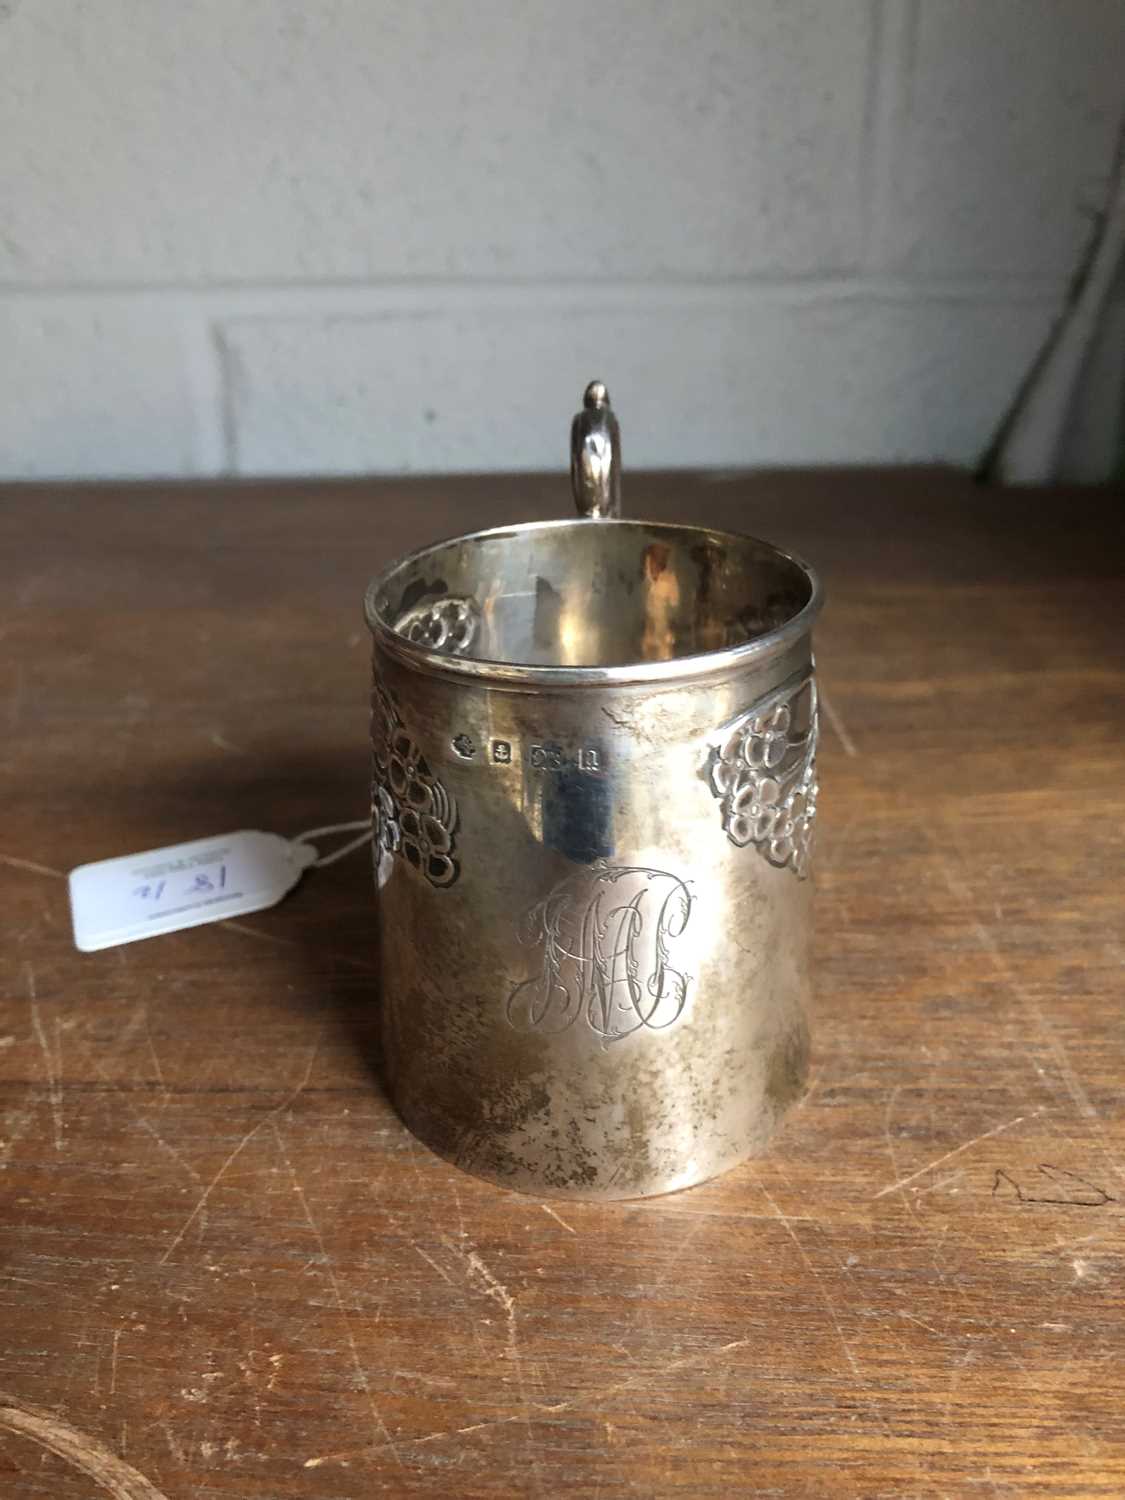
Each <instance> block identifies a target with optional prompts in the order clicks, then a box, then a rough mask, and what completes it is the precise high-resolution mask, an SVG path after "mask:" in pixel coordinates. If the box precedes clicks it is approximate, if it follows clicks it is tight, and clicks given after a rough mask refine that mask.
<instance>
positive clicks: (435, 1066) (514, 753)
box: [366, 386, 821, 1198]
mask: <svg viewBox="0 0 1125 1500" xmlns="http://www.w3.org/2000/svg"><path fill="white" fill-rule="evenodd" d="M590 389H591V390H593V391H595V393H596V392H597V391H598V390H600V392H601V394H602V397H604V387H596V386H595V387H591V388H590ZM587 401H588V403H589V393H588V395H587ZM590 413H591V408H590V407H589V404H588V405H587V409H586V411H585V412H584V413H580V416H579V418H578V419H576V427H575V434H574V441H575V445H576V449H577V447H579V446H581V444H580V443H579V439H580V437H582V433H584V432H586V431H588V428H587V427H586V426H582V425H581V424H582V418H583V416H584V415H589V414H590ZM592 414H593V416H594V417H596V419H597V430H599V431H602V432H603V433H604V432H606V431H612V433H613V434H614V438H616V422H615V421H613V420H612V413H610V412H609V411H608V402H607V401H606V402H605V403H604V404H602V405H598V404H595V407H594V408H593V409H592ZM584 441H585V439H584V438H582V442H583V443H584ZM595 446H596V445H595ZM611 451H612V457H613V458H614V459H615V458H616V455H617V452H618V449H617V446H616V441H614V443H613V445H612V450H611ZM574 476H575V491H576V499H577V500H578V502H579V503H580V504H583V505H584V504H586V502H587V501H588V500H589V498H590V494H591V488H590V486H588V485H587V483H586V480H587V478H588V475H587V473H586V471H585V470H584V469H583V468H582V465H581V464H578V463H576V465H575V471H574ZM603 480H604V484H603V488H602V491H601V494H602V495H603V498H605V500H606V501H607V503H609V501H610V500H611V499H612V497H613V496H615V495H616V493H617V489H616V484H617V480H616V475H615V471H614V469H613V464H610V466H609V468H608V469H604V470H603ZM599 483H602V480H599ZM595 498H596V497H595ZM598 503H599V504H600V501H599V502H598ZM591 514H592V515H595V516H596V515H598V514H599V512H598V509H597V507H596V506H595V507H591ZM820 603H821V597H820V588H819V584H818V582H817V580H816V577H815V575H814V574H813V572H812V571H811V569H809V568H808V567H807V566H806V565H805V564H804V563H802V562H800V561H799V560H797V559H796V558H793V557H790V556H788V555H786V554H785V553H782V552H780V551H778V550H777V549H776V548H774V547H771V546H769V545H768V544H766V543H764V542H759V541H755V540H754V539H753V538H750V537H744V536H737V535H733V534H730V533H724V532H718V531H711V530H708V529H706V528H704V527H695V526H672V525H665V524H657V523H649V522H644V521H624V520H620V519H582V520H571V521H557V522H545V523H539V524H536V525H528V526H519V527H507V528H501V529H498V530H494V531H485V532H478V533H476V534H474V535H471V536H465V537H458V538H455V539H454V540H452V541H448V542H441V543H438V544H437V545H435V546H432V547H427V548H424V549H423V550H421V551H419V552H416V553H414V554H412V555H411V556H409V557H407V558H404V559H402V560H401V561H400V562H398V563H396V564H395V565H394V566H393V567H392V568H390V569H389V570H388V571H387V572H386V573H384V574H383V575H382V576H381V577H380V578H377V579H376V580H375V581H374V582H373V583H372V584H371V586H370V588H369V590H368V593H367V601H366V606H367V619H368V623H369V625H370V627H371V630H372V634H373V638H374V678H375V682H374V691H373V700H372V738H373V768H374V774H373V797H372V805H373V816H374V822H375V849H376V863H377V869H378V879H379V887H380V889H379V895H378V912H379V923H380V929H381V938H382V942H381V955H382V956H381V971H382V992H383V1032H384V1043H385V1048H384V1051H385V1069H386V1077H387V1082H388V1086H389V1088H390V1091H391V1094H392V1097H393V1099H394V1102H395V1104H396V1106H397V1108H398V1110H399V1112H400V1113H401V1115H402V1117H403V1119H404V1120H405V1121H406V1123H407V1124H408V1125H409V1126H410V1127H411V1129H412V1130H414V1131H415V1133H416V1134H417V1135H418V1136H419V1137H420V1138H421V1139H422V1140H423V1141H425V1142H426V1143H427V1144H429V1145H430V1146H431V1147H433V1149H434V1150H436V1151H438V1152H440V1153H441V1154H442V1155H444V1156H447V1157H449V1158H450V1159H451V1160H452V1161H455V1162H456V1163H458V1165H460V1166H462V1167H464V1168H465V1169H466V1170H468V1171H471V1172H475V1173H478V1174H479V1175H481V1176H484V1177H488V1178H491V1179H492V1180H494V1181H496V1182H499V1183H502V1184H503V1185H505V1186H507V1187H512V1188H518V1189H522V1190H524V1191H528V1192H534V1193H540V1194H550V1195H558V1196H567V1195H570V1196H575V1197H588V1198H627V1197H637V1196H642V1195H646V1194H651V1193H663V1192H671V1191H674V1190H675V1189H677V1188H683V1187H687V1186H689V1185H690V1184H692V1183H695V1182H700V1181H702V1180H704V1179H706V1178H708V1177H711V1176H714V1175H715V1174H716V1173H718V1172H721V1171H723V1170H724V1169H726V1168H727V1167H730V1166H732V1165H734V1164H735V1163H736V1162H738V1161H740V1160H742V1159H743V1158H744V1157H746V1156H748V1155H750V1154H752V1153H754V1152H756V1151H759V1150H761V1149H762V1147H763V1146H764V1145H765V1143H766V1141H767V1140H768V1139H769V1136H770V1134H771V1132H772V1130H773V1128H774V1125H775V1123H776V1121H777V1119H778V1117H779V1116H780V1114H781V1112H782V1111H783V1110H784V1109H785V1107H786V1105H788V1104H789V1103H790V1102H791V1101H792V1100H793V1099H794V1098H796V1097H797V1096H798V1095H799V1094H800V1093H801V1091H802V1089H803V1087H804V1082H805V1077H806V1072H807V1066H808V1047H809V1039H808V1024H807V1003H808V991H809V976H808V953H809V941H810V918H811V912H810V882H809V881H808V880H807V879H806V876H807V874H808V868H809V857H810V852H811V847H812V835H813V827H814V818H815V811H816V764H815V756H816V743H817V699H816V684H815V678H814V675H813V661H812V646H811V628H812V624H813V621H814V619H815V617H816V615H817V613H818V612H819V609H820Z"/></svg>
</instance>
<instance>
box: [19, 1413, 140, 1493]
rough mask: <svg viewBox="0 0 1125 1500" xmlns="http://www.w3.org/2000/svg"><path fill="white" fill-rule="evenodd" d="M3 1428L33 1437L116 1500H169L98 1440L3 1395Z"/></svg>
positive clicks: (68, 1424) (42, 1446)
mask: <svg viewBox="0 0 1125 1500" xmlns="http://www.w3.org/2000/svg"><path fill="white" fill-rule="evenodd" d="M0 1427H6V1428H7V1429H8V1431H9V1432H15V1433H18V1434H20V1435H22V1436H23V1437H26V1438H30V1439H31V1441H32V1442H33V1443H38V1444H39V1446H40V1447H41V1448H46V1449H47V1450H48V1452H50V1453H54V1454H56V1455H57V1456H58V1457H59V1458H61V1459H63V1460H64V1461H65V1462H66V1463H69V1464H71V1465H72V1466H73V1467H74V1468H76V1469H78V1470H80V1472H81V1473H83V1474H85V1475H87V1476H88V1477H89V1478H90V1479H92V1480H93V1481H94V1482H95V1484H99V1485H101V1487H102V1489H103V1490H105V1492H106V1493H107V1494H108V1495H112V1496H113V1497H114V1500H166V1497H165V1496H164V1495H162V1494H161V1492H160V1491H159V1490H158V1489H157V1488H156V1487H155V1486H154V1485H152V1484H150V1483H149V1481H148V1480H147V1479H146V1478H145V1477H144V1475H143V1474H141V1473H139V1472H138V1471H137V1470H136V1469H134V1468H133V1466H132V1465H131V1464H127V1463H126V1462H125V1460H124V1459H123V1458H118V1456H117V1454H116V1453H113V1452H111V1451H110V1450H109V1449H108V1448H107V1447H105V1446H104V1444H102V1443H99V1442H98V1441H97V1439H96V1438H92V1437H87V1435H86V1434H85V1433H82V1432H79V1431H78V1429H77V1428H76V1427H72V1426H71V1425H70V1423H69V1422H64V1421H62V1420H61V1419H60V1418H59V1417H55V1416H52V1415H51V1413H50V1412H48V1411H42V1410H41V1409H40V1408H39V1407H37V1406H29V1405H28V1404H27V1403H26V1402H24V1401H20V1400H18V1399H17V1398H16V1397H15V1396H9V1395H5V1394H3V1393H0Z"/></svg>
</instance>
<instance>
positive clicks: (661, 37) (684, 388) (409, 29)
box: [0, 0, 1125, 477]
mask: <svg viewBox="0 0 1125 1500" xmlns="http://www.w3.org/2000/svg"><path fill="white" fill-rule="evenodd" d="M1123 96H1125V3H1123V0H616V3H615V4H612V5H610V4H606V3H605V0H567V3H566V4H560V3H558V0H409V3H407V4H394V5H392V4H390V3H388V0H0V474H2V475H4V476H9V477H15V476H55V475H102V474H112V475H144V474H155V473H161V474H180V475H192V474H214V473H225V472H234V473H257V474H287V473H296V472H308V471H326V472H353V471H362V470H375V471H383V472H397V471H401V470H443V471H444V470H450V471H452V470H464V469H485V468H508V469H513V468H525V467H527V468H551V467H558V466H561V465H562V464H563V462H564V459H565V442H566V427H567V422H568V419H569V415H570V413H571V411H572V410H573V408H574V407H575V405H576V402H577V399H578V396H579V393H580V390H581V388H582V386H583V384H584V383H585V381H586V380H587V379H588V378H590V377H591V376H593V375H598V376H601V377H602V378H604V379H605V380H607V381H608V382H609V384H610V387H611V389H612V390H613V393H614V399H615V402H616V404H617V406H618V408H619V411H620V413H621V416H622V421H623V424H624V426H625V434H626V445H627V446H626V460H627V463H628V464H630V465H632V466H641V465H646V466H650V465H678V464H713V465H721V466H736V465H742V464H790V463H804V462H825V463H828V462H865V461H893V460H908V459H910V460H912V459H919V460H930V459H946V460H952V461H954V462H961V463H968V462H972V461H974V460H975V459H976V457H977V456H978V455H979V453H980V451H981V448H982V447H983V445H984V444H985V442H986V441H987V439H988V437H989V435H990V434H991V432H992V430H993V429H994V427H995V425H996V423H997V421H998V419H999V417H1000V416H1001V414H1002V412H1003V411H1004V410H1005V408H1006V406H1007V404H1008V402H1009V401H1010V399H1011V396H1012V394H1013V392H1014V390H1015V388H1016V387H1017V385H1018V383H1019V381H1020V379H1021V378H1022V376H1023V374H1024V373H1025V371H1026V369H1027V367H1028V363H1029V361H1030V360H1031V359H1032V358H1033V356H1034V353H1035V351H1036V349H1037V348H1038V346H1039V344H1040V341H1041V340H1042V338H1043V336H1044V333H1045V331H1046V330H1047V328H1048V327H1049V326H1050V323H1051V320H1052V318H1053V316H1054V315H1055V313H1056V312H1057V310H1058V307H1059V305H1060V301H1061V298H1062V296H1063V294H1064V291H1065V288H1066V283H1067V279H1068V277H1069V275H1070V274H1071V272H1072V271H1073V269H1074V267H1075V265H1076V263H1077V261H1078V259H1079V257H1080V256H1081V254H1082V251H1083V247H1084V246H1085V245H1086V243H1087V242H1088V239H1089V236H1090V233H1091V228H1092V213H1093V211H1095V210H1096V209H1097V208H1098V207H1099V205H1100V204H1101V202H1102V200H1103V198H1104V195H1105V192H1106V185H1107V182H1108V177H1109V172H1110V167H1111V162H1112V156H1113V148H1114V142H1115V135H1116V132H1117V129H1118V127H1119V122H1120V116H1121V110H1122V103H1123Z"/></svg>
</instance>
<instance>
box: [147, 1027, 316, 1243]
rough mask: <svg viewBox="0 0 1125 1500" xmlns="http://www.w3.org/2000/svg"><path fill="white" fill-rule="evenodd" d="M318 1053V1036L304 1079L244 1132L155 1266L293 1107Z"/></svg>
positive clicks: (310, 1054)
mask: <svg viewBox="0 0 1125 1500" xmlns="http://www.w3.org/2000/svg"><path fill="white" fill-rule="evenodd" d="M319 1051H320V1036H318V1037H317V1039H316V1041H315V1042H314V1043H313V1045H312V1051H311V1052H310V1053H309V1060H308V1065H307V1066H306V1068H305V1072H304V1077H303V1078H302V1079H301V1081H300V1083H299V1084H298V1085H297V1087H296V1088H295V1089H294V1090H293V1092H292V1093H291V1094H290V1095H289V1096H288V1098H286V1099H283V1100H282V1101H281V1103H280V1104H279V1105H278V1106H277V1108H276V1109H271V1110H270V1112H269V1114H268V1115H265V1116H263V1118H262V1119H260V1120H259V1121H258V1123H257V1124H256V1125H255V1126H254V1127H253V1129H251V1130H248V1131H247V1132H246V1134H245V1135H244V1136H243V1137H242V1139H241V1140H240V1141H239V1143H238V1145H237V1146H236V1147H235V1148H234V1150H233V1151H232V1152H231V1153H230V1155H229V1156H228V1157H227V1159H226V1161H225V1162H223V1164H222V1166H221V1167H220V1168H219V1170H218V1171H217V1172H216V1173H215V1175H214V1177H212V1179H211V1181H210V1182H209V1183H208V1184H207V1186H206V1187H205V1188H204V1189H203V1192H202V1194H201V1195H200V1198H199V1201H198V1202H197V1203H196V1205H195V1207H194V1208H193V1209H192V1211H191V1213H190V1214H188V1216H187V1218H186V1219H185V1220H184V1222H183V1224H182V1225H181V1226H180V1228H179V1230H178V1231H177V1233H176V1235H175V1237H174V1238H173V1240H172V1243H171V1244H170V1245H169V1246H168V1248H167V1250H165V1252H164V1254H163V1255H162V1256H161V1257H160V1259H159V1260H158V1261H157V1265H160V1266H163V1265H166V1264H167V1262H168V1259H169V1257H170V1256H171V1255H172V1253H173V1251H174V1250H175V1249H176V1246H177V1245H178V1244H179V1243H180V1241H181V1240H182V1239H183V1237H184V1235H185V1234H187V1232H188V1230H189V1229H190V1228H191V1226H192V1225H193V1224H194V1223H195V1221H196V1219H198V1217H199V1215H200V1214H201V1213H202V1212H203V1210H204V1209H205V1208H206V1207H207V1200H208V1198H210V1196H211V1194H212V1193H213V1192H214V1191H215V1189H216V1188H217V1187H218V1185H219V1183H220V1182H221V1181H222V1179H223V1177H224V1176H225V1175H226V1173H227V1172H228V1170H229V1169H230V1167H231V1166H232V1164H233V1163H234V1161H235V1160H236V1159H237V1158H238V1157H239V1156H240V1155H241V1154H242V1152H243V1151H245V1149H246V1147H247V1146H248V1145H249V1144H250V1142H251V1141H252V1140H253V1139H254V1137H255V1136H256V1135H257V1134H258V1132H259V1131H260V1130H261V1129H262V1128H263V1127H264V1126H266V1125H272V1123H273V1121H274V1120H276V1119H277V1117H278V1115H280V1114H282V1113H283V1112H284V1111H285V1110H287V1109H290V1108H291V1107H292V1106H293V1104H294V1103H295V1102H296V1100H297V1098H298V1096H299V1095H300V1093H301V1091H302V1090H303V1089H304V1087H305V1085H306V1084H307V1083H308V1081H309V1079H310V1077H311V1076H312V1070H313V1064H314V1063H315V1062H316V1057H317V1053H318V1052H319Z"/></svg>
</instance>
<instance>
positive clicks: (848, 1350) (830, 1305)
mask: <svg viewBox="0 0 1125 1500" xmlns="http://www.w3.org/2000/svg"><path fill="white" fill-rule="evenodd" d="M758 1186H759V1188H761V1190H762V1194H763V1196H764V1198H765V1200H766V1202H767V1203H768V1204H769V1205H770V1207H771V1208H772V1209H773V1211H774V1216H775V1218H776V1219H777V1221H778V1223H779V1224H780V1225H781V1226H782V1228H783V1229H784V1230H785V1233H786V1234H787V1235H788V1236H789V1238H790V1239H791V1240H792V1241H793V1243H794V1245H796V1247H797V1254H798V1255H799V1256H800V1257H801V1259H802V1260H803V1261H804V1263H805V1265H806V1266H807V1267H808V1269H809V1274H810V1275H811V1276H812V1278H813V1280H814V1281H815V1282H816V1285H817V1290H818V1291H819V1292H820V1297H821V1301H822V1302H823V1303H824V1306H825V1308H826V1310H827V1312H828V1316H829V1317H830V1318H831V1320H832V1326H833V1328H834V1329H835V1330H836V1337H837V1338H838V1339H839V1340H840V1347H841V1348H842V1349H843V1351H844V1354H845V1356H846V1357H847V1361H848V1364H849V1365H851V1367H852V1373H853V1374H854V1375H855V1377H856V1379H857V1380H862V1378H863V1377H862V1375H861V1374H860V1369H859V1364H858V1362H857V1360H856V1357H855V1355H854V1354H853V1353H852V1346H851V1345H850V1344H849V1343H848V1341H847V1338H846V1337H845V1335H844V1329H843V1326H842V1325H841V1323H840V1319H839V1317H838V1316H837V1314H836V1305H835V1303H834V1302H833V1301H832V1298H831V1297H830V1296H829V1295H828V1289H827V1287H826V1286H825V1285H824V1280H823V1278H822V1276H821V1274H820V1272H819V1271H818V1270H817V1268H816V1266H815V1265H814V1264H813V1261H812V1259H811V1257H810V1256H809V1254H808V1252H807V1251H806V1249H805V1247H804V1245H802V1244H801V1241H800V1238H799V1236H798V1234H797V1231H796V1230H795V1229H794V1228H793V1226H792V1224H790V1222H789V1220H788V1218H787V1217H786V1215H785V1214H784V1213H782V1211H781V1209H780V1207H779V1206H778V1204H777V1203H776V1202H775V1201H774V1198H773V1195H772V1194H771V1193H770V1191H769V1189H768V1188H767V1187H766V1185H765V1183H764V1182H763V1181H762V1179H761V1178H760V1177H759V1178H758Z"/></svg>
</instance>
